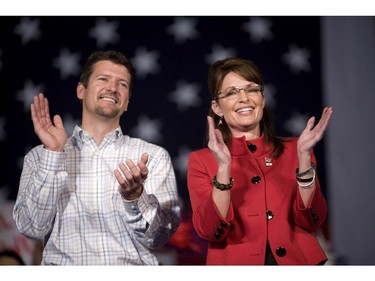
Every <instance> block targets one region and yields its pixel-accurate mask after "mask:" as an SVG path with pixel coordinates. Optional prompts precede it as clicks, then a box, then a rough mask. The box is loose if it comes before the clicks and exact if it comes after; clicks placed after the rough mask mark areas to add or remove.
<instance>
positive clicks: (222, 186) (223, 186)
mask: <svg viewBox="0 0 375 281" xmlns="http://www.w3.org/2000/svg"><path fill="white" fill-rule="evenodd" d="M233 182H234V179H233V178H230V179H229V183H228V184H223V183H220V182H218V181H217V179H216V176H214V178H213V180H212V184H213V185H214V187H216V188H217V189H220V190H221V191H224V190H230V189H231V188H232V187H233Z"/></svg>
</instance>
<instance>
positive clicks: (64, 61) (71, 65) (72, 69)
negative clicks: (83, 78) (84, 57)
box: [53, 49, 81, 79]
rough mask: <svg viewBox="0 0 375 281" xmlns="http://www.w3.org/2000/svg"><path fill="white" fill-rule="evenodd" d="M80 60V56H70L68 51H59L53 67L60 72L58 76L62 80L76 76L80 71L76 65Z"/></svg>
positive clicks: (76, 54) (79, 67)
mask: <svg viewBox="0 0 375 281" xmlns="http://www.w3.org/2000/svg"><path fill="white" fill-rule="evenodd" d="M79 60H80V54H79V53H75V54H72V53H70V51H69V50H68V49H63V50H61V51H60V55H59V57H58V58H56V59H55V60H54V62H53V66H54V67H56V68H57V69H59V70H60V76H61V78H62V79H66V78H68V77H69V76H70V75H71V76H77V75H78V74H79V71H80V70H81V66H80V65H79V64H78V62H79Z"/></svg>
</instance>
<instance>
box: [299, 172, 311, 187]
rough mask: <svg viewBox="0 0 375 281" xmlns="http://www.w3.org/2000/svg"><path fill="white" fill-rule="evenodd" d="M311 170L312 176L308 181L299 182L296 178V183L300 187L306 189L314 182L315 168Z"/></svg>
mask: <svg viewBox="0 0 375 281" xmlns="http://www.w3.org/2000/svg"><path fill="white" fill-rule="evenodd" d="M312 171H313V176H312V178H311V181H310V182H308V183H301V182H300V181H298V180H297V183H298V185H299V186H300V187H302V188H305V189H307V188H310V187H311V186H312V185H313V184H314V182H315V170H312Z"/></svg>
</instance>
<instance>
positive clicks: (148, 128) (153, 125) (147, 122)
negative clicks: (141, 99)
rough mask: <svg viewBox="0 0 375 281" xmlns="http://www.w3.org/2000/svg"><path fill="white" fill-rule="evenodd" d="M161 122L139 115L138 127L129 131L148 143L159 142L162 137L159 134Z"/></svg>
mask: <svg viewBox="0 0 375 281" xmlns="http://www.w3.org/2000/svg"><path fill="white" fill-rule="evenodd" d="M161 127H162V122H161V121H160V120H157V119H155V120H151V119H150V118H148V117H147V116H146V115H140V116H139V118H138V125H137V127H134V128H132V129H131V130H130V133H131V134H133V135H134V136H136V137H138V138H141V139H144V140H146V141H149V142H153V143H158V142H161V140H162V139H163V136H162V135H161V134H160V129H161Z"/></svg>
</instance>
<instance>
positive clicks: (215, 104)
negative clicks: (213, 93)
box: [211, 100, 223, 117]
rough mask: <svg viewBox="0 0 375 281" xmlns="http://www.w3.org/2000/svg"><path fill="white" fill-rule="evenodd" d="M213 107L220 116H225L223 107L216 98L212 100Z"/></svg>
mask: <svg viewBox="0 0 375 281" xmlns="http://www.w3.org/2000/svg"><path fill="white" fill-rule="evenodd" d="M211 109H212V111H213V112H214V113H215V114H216V115H218V116H220V117H221V116H223V113H222V111H221V107H220V105H219V104H218V103H217V102H216V101H215V100H213V101H211Z"/></svg>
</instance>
